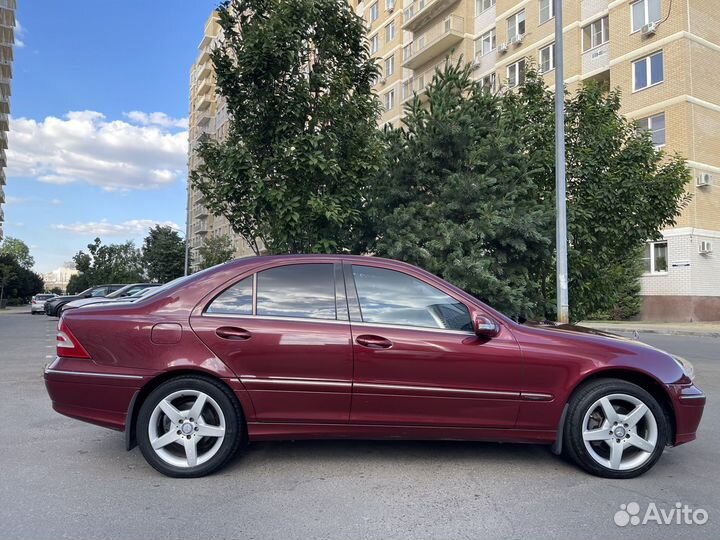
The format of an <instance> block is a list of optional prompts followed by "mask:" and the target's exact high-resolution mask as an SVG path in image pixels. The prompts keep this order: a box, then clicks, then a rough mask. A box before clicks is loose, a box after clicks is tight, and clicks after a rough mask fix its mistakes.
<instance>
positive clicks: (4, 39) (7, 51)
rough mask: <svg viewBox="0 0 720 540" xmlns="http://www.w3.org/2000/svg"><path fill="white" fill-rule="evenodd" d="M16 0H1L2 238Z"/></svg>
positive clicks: (0, 203) (0, 199) (0, 168)
mask: <svg viewBox="0 0 720 540" xmlns="http://www.w3.org/2000/svg"><path fill="white" fill-rule="evenodd" d="M16 7H17V6H16V4H15V0H0V240H2V239H3V235H4V230H3V223H4V221H5V212H4V211H3V204H4V203H5V183H6V178H5V167H6V166H7V159H6V157H5V150H7V147H8V137H7V132H8V130H9V129H10V125H9V121H8V116H9V115H10V81H11V80H12V63H13V45H14V44H15V9H16Z"/></svg>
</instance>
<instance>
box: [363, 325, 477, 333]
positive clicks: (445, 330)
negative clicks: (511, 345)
mask: <svg viewBox="0 0 720 540" xmlns="http://www.w3.org/2000/svg"><path fill="white" fill-rule="evenodd" d="M351 324H352V326H360V327H362V328H367V327H376V328H387V329H391V330H420V331H421V332H442V333H444V334H454V335H459V336H474V335H475V332H470V331H466V330H451V329H449V328H431V327H428V326H408V325H403V324H389V323H371V322H353V323H351Z"/></svg>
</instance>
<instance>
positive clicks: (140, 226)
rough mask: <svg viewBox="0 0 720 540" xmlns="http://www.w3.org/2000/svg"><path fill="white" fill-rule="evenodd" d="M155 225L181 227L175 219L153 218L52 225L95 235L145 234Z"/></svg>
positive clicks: (64, 229) (78, 232)
mask: <svg viewBox="0 0 720 540" xmlns="http://www.w3.org/2000/svg"><path fill="white" fill-rule="evenodd" d="M155 225H162V226H163V227H172V228H174V229H180V230H182V229H181V228H180V226H179V225H178V224H177V223H175V222H173V221H157V220H153V219H132V220H130V221H123V222H122V223H110V222H109V221H108V220H106V219H103V220H101V221H90V222H87V223H72V224H70V225H62V224H60V225H52V228H53V229H56V230H59V231H68V232H72V233H75V234H83V235H95V236H125V237H131V236H143V235H145V234H146V233H147V231H148V229H150V228H151V227H154V226H155Z"/></svg>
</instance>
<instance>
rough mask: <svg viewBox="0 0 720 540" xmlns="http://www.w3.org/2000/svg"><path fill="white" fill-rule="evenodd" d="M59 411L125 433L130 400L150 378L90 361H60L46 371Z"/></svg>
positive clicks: (54, 403) (46, 385) (51, 394)
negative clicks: (103, 366) (102, 366)
mask: <svg viewBox="0 0 720 540" xmlns="http://www.w3.org/2000/svg"><path fill="white" fill-rule="evenodd" d="M44 376H45V387H46V388H47V391H48V394H49V395H50V399H51V400H52V406H53V409H55V411H57V412H59V413H60V414H64V415H65V416H69V417H71V418H76V419H78V420H83V421H84V422H89V423H91V424H96V425H99V426H102V427H106V428H110V429H115V430H118V431H123V430H124V429H125V420H126V415H127V411H128V408H129V406H130V401H131V400H132V398H133V396H134V395H135V393H136V392H137V391H138V390H139V389H140V388H141V387H142V386H143V384H144V381H145V380H146V379H147V376H146V375H139V374H131V373H120V372H115V371H112V370H106V369H103V370H102V371H100V369H99V366H98V365H97V364H94V363H93V362H91V361H88V360H78V359H74V358H56V359H55V361H54V362H52V363H51V364H50V365H48V366H47V367H46V368H45V375H44Z"/></svg>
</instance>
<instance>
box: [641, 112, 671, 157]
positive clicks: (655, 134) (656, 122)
mask: <svg viewBox="0 0 720 540" xmlns="http://www.w3.org/2000/svg"><path fill="white" fill-rule="evenodd" d="M638 128H639V129H641V130H643V131H648V132H650V138H651V139H652V142H653V145H655V148H660V147H661V146H665V113H660V114H656V115H654V116H649V117H648V118H641V119H640V120H638Z"/></svg>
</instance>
